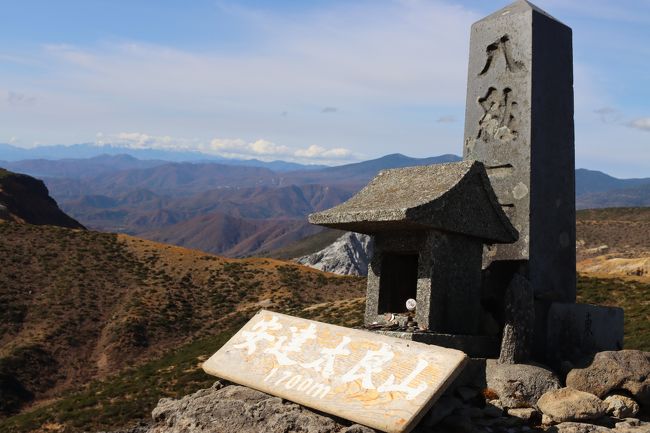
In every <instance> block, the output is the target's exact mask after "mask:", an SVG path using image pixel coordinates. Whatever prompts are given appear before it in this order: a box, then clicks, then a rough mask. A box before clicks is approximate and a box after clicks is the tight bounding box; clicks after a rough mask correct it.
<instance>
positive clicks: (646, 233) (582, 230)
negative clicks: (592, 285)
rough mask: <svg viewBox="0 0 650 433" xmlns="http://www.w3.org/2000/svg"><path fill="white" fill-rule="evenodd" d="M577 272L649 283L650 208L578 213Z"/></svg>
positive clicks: (598, 210)
mask: <svg viewBox="0 0 650 433" xmlns="http://www.w3.org/2000/svg"><path fill="white" fill-rule="evenodd" d="M576 231H577V251H576V252H577V261H578V271H579V272H582V273H589V274H592V275H595V276H601V277H608V276H609V277H636V278H637V279H641V280H647V281H648V282H650V208H647V207H645V208H643V207H641V208H608V209H589V210H582V211H578V213H577V222H576Z"/></svg>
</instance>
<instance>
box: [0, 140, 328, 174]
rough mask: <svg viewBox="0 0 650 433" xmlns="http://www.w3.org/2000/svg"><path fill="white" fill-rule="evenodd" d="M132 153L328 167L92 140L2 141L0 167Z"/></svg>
mask: <svg viewBox="0 0 650 433" xmlns="http://www.w3.org/2000/svg"><path fill="white" fill-rule="evenodd" d="M125 155H126V156H131V157H133V158H137V159H141V160H154V161H159V162H162V161H164V162H222V163H224V164H228V165H244V166H249V167H267V168H269V169H271V170H274V171H289V170H311V169H313V170H318V169H320V168H323V167H326V166H324V165H318V164H297V163H294V162H286V161H270V162H269V161H260V160H258V159H231V158H223V157H220V156H217V155H210V154H207V153H202V152H189V151H172V150H159V149H133V148H130V147H120V146H97V145H95V144H92V143H83V144H73V145H69V146H64V145H55V146H37V147H32V148H29V149H24V148H22V147H16V146H12V145H10V144H6V143H0V166H4V165H5V164H6V163H7V162H17V161H22V160H27V159H29V160H34V159H40V160H44V159H45V160H56V161H58V160H71V161H79V160H86V159H93V158H96V157H104V156H120V157H123V156H125Z"/></svg>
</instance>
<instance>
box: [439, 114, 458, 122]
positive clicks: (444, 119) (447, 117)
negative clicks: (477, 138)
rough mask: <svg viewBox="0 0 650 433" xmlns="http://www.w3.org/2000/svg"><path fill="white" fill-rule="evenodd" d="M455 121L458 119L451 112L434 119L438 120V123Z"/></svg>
mask: <svg viewBox="0 0 650 433" xmlns="http://www.w3.org/2000/svg"><path fill="white" fill-rule="evenodd" d="M456 121H458V119H456V116H454V115H451V114H446V115H444V116H440V117H438V119H437V120H436V122H438V123H454V122H456Z"/></svg>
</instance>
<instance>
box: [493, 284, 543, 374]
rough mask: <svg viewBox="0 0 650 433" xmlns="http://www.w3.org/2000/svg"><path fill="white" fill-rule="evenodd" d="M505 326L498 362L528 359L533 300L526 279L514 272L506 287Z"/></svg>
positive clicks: (514, 361) (533, 310) (531, 340)
mask: <svg viewBox="0 0 650 433" xmlns="http://www.w3.org/2000/svg"><path fill="white" fill-rule="evenodd" d="M505 304H506V305H505V326H504V328H503V338H502V340H501V354H500V355H499V362H500V363H505V364H517V363H522V362H526V361H528V359H529V358H530V352H531V344H532V343H533V327H534V325H535V301H534V299H533V288H532V287H531V286H530V283H529V282H528V280H527V279H526V278H525V277H523V276H521V275H519V274H515V275H514V276H513V277H512V281H510V284H509V285H508V288H507V289H506V296H505Z"/></svg>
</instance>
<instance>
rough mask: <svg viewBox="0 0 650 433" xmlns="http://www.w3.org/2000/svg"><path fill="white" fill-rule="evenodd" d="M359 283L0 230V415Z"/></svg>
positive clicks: (134, 242)
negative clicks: (258, 314) (262, 313)
mask: <svg viewBox="0 0 650 433" xmlns="http://www.w3.org/2000/svg"><path fill="white" fill-rule="evenodd" d="M363 292H364V290H363V282H362V280H360V279H355V278H344V277H336V276H333V275H328V274H324V273H321V272H317V271H313V270H310V269H307V268H304V267H300V266H297V265H293V264H290V263H286V262H281V261H277V260H272V259H246V260H236V259H225V258H220V257H216V256H212V255H208V254H205V253H202V252H199V251H194V250H187V249H184V248H180V247H174V246H170V245H164V244H158V243H155V242H151V241H146V240H143V239H137V238H133V237H129V236H126V235H115V234H108V233H97V232H91V231H78V230H69V229H64V228H58V227H48V226H33V225H28V224H16V223H11V222H6V223H2V224H0V305H2V306H3V307H2V308H1V309H0V402H1V403H0V411H1V412H4V413H5V414H7V413H11V412H15V411H16V410H19V409H20V408H21V407H23V406H24V405H25V404H26V403H28V402H30V401H38V400H42V399H45V398H50V397H54V396H57V395H59V393H60V392H61V391H63V390H65V389H70V388H74V387H78V386H80V385H82V384H84V383H86V382H88V381H89V380H91V379H94V378H101V377H105V376H106V375H108V374H112V373H115V372H118V371H120V370H121V369H123V368H124V367H126V366H132V365H136V364H138V363H141V362H144V361H147V360H150V359H153V358H156V357H159V356H160V355H161V353H163V352H165V351H168V350H170V349H172V348H174V347H177V346H179V345H181V344H184V343H188V342H190V341H192V340H193V339H195V338H197V337H199V336H206V335H212V334H216V333H218V332H221V331H222V330H223V329H224V328H227V327H232V325H233V324H236V323H239V322H240V321H241V320H243V319H245V318H246V317H248V316H250V315H251V314H253V312H255V311H257V310H258V309H259V308H262V307H265V308H277V309H284V310H287V309H290V308H293V307H295V308H298V307H303V306H307V305H311V304H314V303H318V302H327V301H334V300H339V299H348V298H353V297H358V296H361V295H362V294H363Z"/></svg>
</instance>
